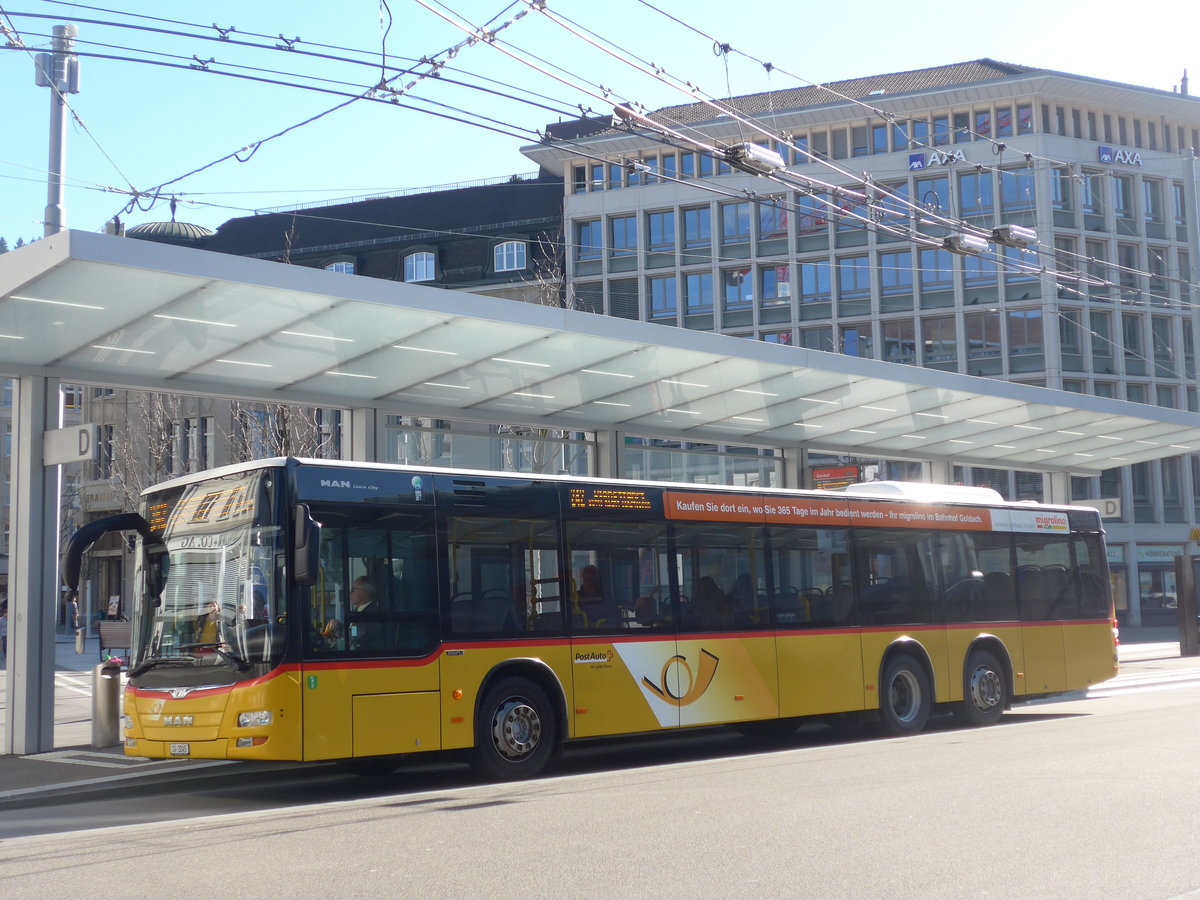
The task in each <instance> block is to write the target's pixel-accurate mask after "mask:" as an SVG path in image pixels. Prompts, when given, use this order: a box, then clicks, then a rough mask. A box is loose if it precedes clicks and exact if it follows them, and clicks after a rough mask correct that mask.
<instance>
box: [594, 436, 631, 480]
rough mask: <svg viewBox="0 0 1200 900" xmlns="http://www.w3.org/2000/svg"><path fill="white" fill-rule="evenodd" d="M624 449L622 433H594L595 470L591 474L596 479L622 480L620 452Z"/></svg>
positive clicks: (622, 462)
mask: <svg viewBox="0 0 1200 900" xmlns="http://www.w3.org/2000/svg"><path fill="white" fill-rule="evenodd" d="M624 447H625V433H624V432H622V431H597V432H596V469H595V471H594V472H593V473H592V474H593V475H595V476H596V477H597V478H613V479H617V478H623V477H624V474H623V466H624V464H625V461H624V459H623V458H622V450H623V449H624Z"/></svg>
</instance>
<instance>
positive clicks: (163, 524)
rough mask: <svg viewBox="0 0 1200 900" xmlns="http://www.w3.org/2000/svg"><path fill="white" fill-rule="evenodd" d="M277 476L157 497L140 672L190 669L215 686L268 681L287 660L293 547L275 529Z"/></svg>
mask: <svg viewBox="0 0 1200 900" xmlns="http://www.w3.org/2000/svg"><path fill="white" fill-rule="evenodd" d="M270 475H271V473H269V472H264V471H258V472H249V473H245V472H243V473H239V474H237V475H234V476H228V477H225V478H218V479H213V480H209V481H203V482H199V483H196V484H190V485H186V486H184V487H181V488H178V489H174V490H169V491H166V492H164V493H161V494H156V495H154V496H153V497H152V498H151V499H150V501H149V504H148V506H147V516H146V518H147V521H149V522H150V527H151V531H152V532H157V533H158V534H160V535H161V540H162V542H161V543H147V544H145V545H144V546H143V552H142V554H141V555H140V568H141V571H140V572H139V577H138V584H139V585H140V594H141V596H140V598H139V599H140V602H138V603H137V604H136V612H135V615H136V617H137V627H136V629H135V633H136V634H137V636H138V639H137V640H136V641H135V645H136V646H135V659H134V661H133V667H132V673H133V674H138V675H141V674H143V673H150V672H152V671H153V670H155V669H157V668H160V667H162V668H169V669H171V670H172V671H171V675H170V677H171V679H172V681H173V682H178V681H179V677H180V673H179V671H178V669H179V668H180V667H184V668H192V669H195V670H197V676H198V677H200V678H201V680H206V679H208V678H209V677H211V676H213V675H215V674H216V673H217V671H218V670H220V671H221V672H222V673H223V676H222V677H221V678H220V679H218V680H220V681H229V680H238V679H240V678H245V677H253V676H254V675H257V674H261V671H262V664H272V663H274V662H277V661H278V659H279V658H280V657H281V655H282V653H283V650H284V643H285V634H286V628H285V627H284V624H283V623H284V616H283V604H282V596H283V594H282V580H281V573H282V559H283V541H282V534H281V529H280V528H279V527H278V526H277V525H272V524H268V523H269V522H270V519H271V517H270V515H269V512H270V508H271V504H270V502H269V501H268V500H267V497H268V496H269V495H270V493H271V492H270V490H269V488H270V483H271V478H270Z"/></svg>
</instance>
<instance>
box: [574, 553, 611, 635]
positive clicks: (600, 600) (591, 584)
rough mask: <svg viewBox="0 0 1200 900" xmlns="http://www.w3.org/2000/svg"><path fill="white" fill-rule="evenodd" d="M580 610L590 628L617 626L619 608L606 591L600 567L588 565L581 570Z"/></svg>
mask: <svg viewBox="0 0 1200 900" xmlns="http://www.w3.org/2000/svg"><path fill="white" fill-rule="evenodd" d="M579 611H580V612H581V613H583V615H584V616H585V617H586V622H587V624H588V627H590V628H599V627H602V626H615V625H616V624H617V622H616V616H617V608H616V605H615V604H614V603H613V599H612V597H609V596H607V595H606V594H605V592H604V582H603V580H602V579H601V578H600V569H599V568H598V567H596V566H594V565H586V566H584V567H583V568H582V569H580V570H579Z"/></svg>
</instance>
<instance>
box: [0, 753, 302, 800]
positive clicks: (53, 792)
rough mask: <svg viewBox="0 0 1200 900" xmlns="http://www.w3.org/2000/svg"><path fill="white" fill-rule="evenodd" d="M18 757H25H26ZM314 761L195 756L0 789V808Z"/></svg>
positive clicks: (255, 775) (266, 772)
mask: <svg viewBox="0 0 1200 900" xmlns="http://www.w3.org/2000/svg"><path fill="white" fill-rule="evenodd" d="M18 758H19V759H28V757H18ZM48 764H50V765H53V764H54V763H53V762H48ZM316 765H321V764H320V763H296V762H286V763H270V762H263V763H256V762H247V761H243V760H224V759H214V760H197V761H195V762H192V763H190V764H188V765H186V766H181V767H180V768H177V769H172V770H168V771H162V770H152V771H145V772H118V773H113V774H111V775H101V776H97V777H95V778H83V779H77V780H75V781H63V782H59V783H56V784H47V785H37V786H33V787H25V788H16V789H14V790H10V791H3V792H0V810H5V809H22V808H28V807H37V806H49V805H54V804H58V803H68V802H70V803H76V802H83V801H95V800H103V799H105V798H107V797H112V796H118V795H119V796H121V797H129V796H133V795H144V794H146V793H149V792H151V791H152V790H153V789H155V788H161V789H163V790H162V793H177V792H181V791H191V790H197V789H198V788H199V786H200V785H202V784H203V783H204V782H209V781H217V780H218V779H219V781H220V784H221V785H236V784H240V783H242V782H244V781H246V780H248V779H262V778H263V777H264V776H271V775H276V774H279V773H291V772H294V771H296V770H297V769H302V768H308V767H311V766H316ZM0 768H2V766H0Z"/></svg>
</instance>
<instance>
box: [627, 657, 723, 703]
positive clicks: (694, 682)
mask: <svg viewBox="0 0 1200 900" xmlns="http://www.w3.org/2000/svg"><path fill="white" fill-rule="evenodd" d="M720 662H721V660H720V659H719V658H717V657H716V656H714V655H713V654H711V653H709V652H708V651H707V650H704V649H701V650H700V662H699V667H698V671H697V672H695V673H693V672H692V667H691V664H689V663H688V661H687V657H686V656H680V655H679V654H676V655H675V656H672V657H671V658H670V659H668V660H667V661H666V662H665V663H663V667H662V673H661V674H660V675H659V677H658V682H657V683H655V682H653V681H651V680H650V679H649V678H647V677H646V676H642V684H643V685H645V686H646V688H648V689H649V690H651V691H653V692H654V694H655V695H657V696H658V698H659V699H661V700H664V701H666V702H667V703H670V704H671V705H672V706H690V705H691V704H693V703H695V702H696V701H697V700H699V699H700V698H701V697H703V696H704V692H705V691H707V690H708V686H709V685H710V684H712V680H713V676H714V675H716V674H717V666H718V665H719V664H720ZM684 675H686V676H687V677H686V679H685V678H684V677H683V676H684Z"/></svg>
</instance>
